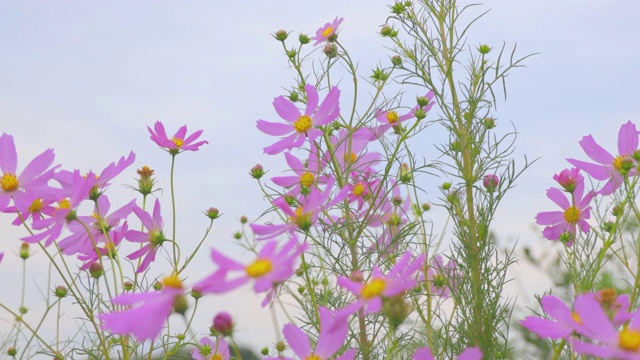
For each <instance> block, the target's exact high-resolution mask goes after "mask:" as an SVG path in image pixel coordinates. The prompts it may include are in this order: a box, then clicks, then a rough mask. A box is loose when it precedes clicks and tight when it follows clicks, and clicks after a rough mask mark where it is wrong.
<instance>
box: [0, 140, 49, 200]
mask: <svg viewBox="0 0 640 360" xmlns="http://www.w3.org/2000/svg"><path fill="white" fill-rule="evenodd" d="M53 160H54V154H53V149H48V150H45V151H44V152H43V153H42V154H40V155H38V156H36V157H35V158H34V159H33V160H31V162H30V163H29V164H28V165H27V166H26V167H25V168H24V170H22V173H20V175H18V172H17V167H18V154H17V152H16V146H15V144H14V142H13V136H11V135H8V134H6V133H3V134H2V136H0V172H1V174H2V176H0V211H3V210H5V209H6V208H7V206H9V203H10V202H11V198H13V199H14V202H15V203H16V204H20V203H25V202H28V200H24V199H23V198H25V197H27V196H28V193H29V192H32V191H34V190H36V189H38V188H43V187H46V185H47V183H48V182H49V179H51V177H52V176H53V172H54V170H55V168H51V169H49V167H50V166H51V164H53ZM20 210H23V209H20Z"/></svg>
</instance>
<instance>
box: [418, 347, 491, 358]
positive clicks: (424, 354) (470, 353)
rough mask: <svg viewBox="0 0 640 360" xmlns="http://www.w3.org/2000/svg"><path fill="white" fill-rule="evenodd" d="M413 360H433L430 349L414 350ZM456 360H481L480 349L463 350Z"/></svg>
mask: <svg viewBox="0 0 640 360" xmlns="http://www.w3.org/2000/svg"><path fill="white" fill-rule="evenodd" d="M412 359H413V360H435V358H434V357H433V354H432V353H431V349H429V348H428V347H421V348H418V349H416V352H415V353H414V354H413V357H412ZM458 360H482V351H481V350H480V348H477V347H472V348H468V349H466V350H464V351H463V352H461V353H460V355H458Z"/></svg>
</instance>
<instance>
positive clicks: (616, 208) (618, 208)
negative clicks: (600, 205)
mask: <svg viewBox="0 0 640 360" xmlns="http://www.w3.org/2000/svg"><path fill="white" fill-rule="evenodd" d="M611 213H612V214H613V216H615V217H620V216H622V214H624V207H623V206H622V205H616V206H614V207H613V209H611Z"/></svg>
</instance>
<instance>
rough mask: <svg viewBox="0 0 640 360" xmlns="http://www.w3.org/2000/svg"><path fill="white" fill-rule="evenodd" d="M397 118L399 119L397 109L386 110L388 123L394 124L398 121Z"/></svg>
mask: <svg viewBox="0 0 640 360" xmlns="http://www.w3.org/2000/svg"><path fill="white" fill-rule="evenodd" d="M399 119H400V116H399V115H398V112H397V111H395V110H391V111H389V112H387V121H388V122H389V124H395V123H397V122H398V120H399Z"/></svg>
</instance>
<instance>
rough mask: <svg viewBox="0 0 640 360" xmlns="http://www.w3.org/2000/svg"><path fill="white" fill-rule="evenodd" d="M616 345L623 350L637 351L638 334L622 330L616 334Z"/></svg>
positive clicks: (639, 336) (634, 331)
mask: <svg viewBox="0 0 640 360" xmlns="http://www.w3.org/2000/svg"><path fill="white" fill-rule="evenodd" d="M618 344H619V345H620V347H621V348H623V349H625V350H629V351H638V349H640V332H638V331H636V330H630V329H628V328H623V329H622V330H621V331H620V333H619V334H618Z"/></svg>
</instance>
